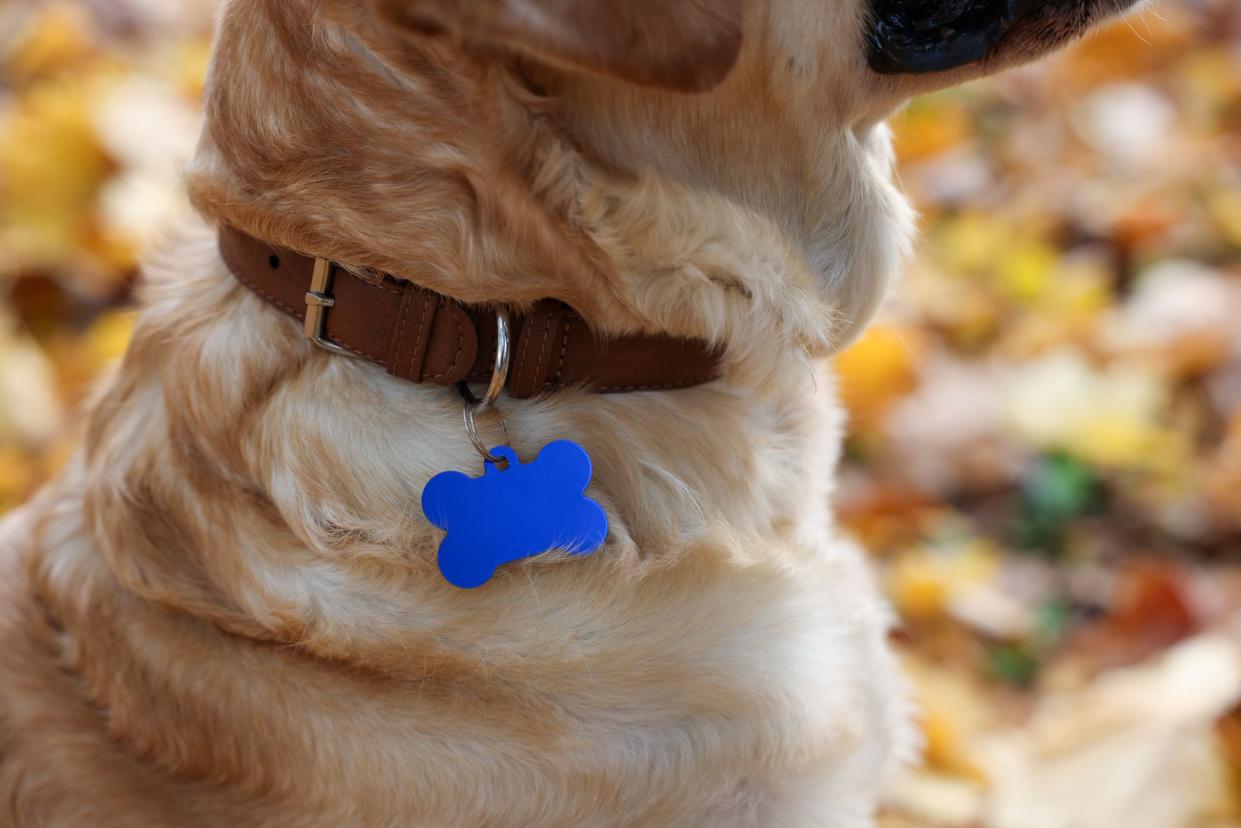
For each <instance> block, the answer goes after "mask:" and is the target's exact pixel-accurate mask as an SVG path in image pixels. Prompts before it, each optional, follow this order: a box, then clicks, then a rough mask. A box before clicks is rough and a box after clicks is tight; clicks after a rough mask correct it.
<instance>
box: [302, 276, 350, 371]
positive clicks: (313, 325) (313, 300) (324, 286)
mask: <svg viewBox="0 0 1241 828" xmlns="http://www.w3.org/2000/svg"><path fill="white" fill-rule="evenodd" d="M335 271H336V265H335V264H334V263H333V262H330V261H328V260H327V259H315V270H314V274H313V275H312V276H311V277H310V291H309V292H308V293H307V294H306V328H305V331H306V338H307V339H309V340H310V341H311V342H313V343H314V344H315V345H317V346H319V347H320V348H322V349H323V350H325V351H328V352H330V353H333V354H337V355H339V356H348V357H351V356H355V354H354V353H353V352H352V351H347V350H345V349H344V348H342V347H340V346H339V345H337V344H336V343H335V342H332V341H330V340H329V339H327V336H326V330H325V328H326V325H327V312H328V309H329V308H334V307H336V297H334V296H333V295H332V277H333V275H334V274H335Z"/></svg>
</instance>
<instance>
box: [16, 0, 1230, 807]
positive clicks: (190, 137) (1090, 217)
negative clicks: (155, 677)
mask: <svg viewBox="0 0 1241 828" xmlns="http://www.w3.org/2000/svg"><path fill="white" fill-rule="evenodd" d="M212 5H213V4H212V3H211V2H210V0H181V1H180V2H176V3H168V2H162V0H46V2H31V0H21V1H20V2H15V1H14V0H8V2H7V3H6V2H5V0H0V511H3V510H5V509H8V508H12V507H14V506H16V505H17V504H19V503H20V502H21V501H22V500H23V499H24V498H26V497H27V496H29V494H30V493H31V492H32V491H33V490H34V489H35V488H36V487H37V486H38V485H39V483H40V482H41V481H43V480H45V479H46V478H47V477H48V476H49V475H50V474H52V473H54V471H55V469H56V468H57V467H58V465H59V464H60V463H61V462H63V460H64V458H65V456H66V454H67V453H68V452H69V451H70V450H71V449H72V446H73V445H74V440H75V425H76V423H77V422H79V420H78V416H77V414H76V412H77V411H78V409H79V407H80V405H81V404H82V402H83V400H84V398H86V397H87V396H88V395H89V389H90V387H91V383H92V381H93V380H94V379H95V378H96V377H98V376H99V375H101V374H102V373H104V372H106V370H107V369H108V367H109V365H110V364H112V363H113V362H114V360H115V359H116V357H117V356H118V355H119V354H120V352H121V351H122V350H123V348H124V345H125V342H126V340H127V337H128V332H129V326H130V316H129V313H128V310H127V302H128V300H129V297H130V292H131V288H132V284H133V279H134V274H135V272H136V259H137V255H138V251H140V250H141V249H142V248H143V247H144V246H145V245H148V244H150V243H151V241H152V240H153V238H155V236H156V234H158V232H159V231H160V229H161V228H164V227H167V226H168V222H169V220H170V219H171V218H173V217H175V216H177V215H180V214H184V213H185V211H186V209H187V208H186V206H185V204H184V202H183V200H182V197H181V196H180V194H179V190H178V180H177V175H178V169H179V165H180V164H181V163H183V162H184V159H185V158H187V157H188V155H189V154H190V153H191V152H192V149H193V145H194V139H195V132H196V129H197V124H198V118H199V111H198V104H197V101H198V97H199V95H200V93H201V80H202V76H203V72H204V69H205V64H206V55H207V42H208V40H207V38H208V29H209V25H210V16H211V6H212ZM893 126H894V128H895V131H896V134H897V141H898V146H899V150H900V155H901V159H902V165H901V178H902V182H903V185H904V187H905V188H906V189H907V191H908V192H909V193H910V195H911V197H912V198H913V199H914V201H915V202H916V203H917V205H918V206H919V208H920V209H921V210H922V212H923V215H924V219H923V239H922V244H921V246H920V253H919V255H918V257H917V259H916V261H914V262H913V263H911V265H910V267H909V268H908V274H907V277H906V279H905V282H904V284H903V285H902V287H901V289H900V291H899V292H898V294H897V295H896V296H895V297H894V298H893V301H892V302H891V303H890V305H889V307H888V308H887V309H886V310H885V311H884V314H883V317H882V319H881V320H880V322H879V324H878V325H877V326H876V327H875V328H874V329H873V330H872V331H871V332H870V333H869V334H868V335H867V336H866V337H865V338H864V339H863V340H862V341H861V342H860V343H858V344H857V345H856V346H855V347H853V348H852V349H851V350H850V351H848V352H847V353H845V354H844V355H842V356H841V357H840V359H839V360H838V365H839V369H840V372H841V375H842V389H843V394H844V396H845V400H846V402H847V404H848V406H849V409H850V411H851V412H852V427H851V433H850V436H849V440H848V447H847V460H846V463H845V466H844V470H843V481H842V485H841V489H840V493H839V507H840V512H841V515H842V521H843V523H844V525H845V526H846V527H847V528H848V529H849V531H850V532H852V533H853V534H854V535H855V536H857V537H858V538H859V540H861V541H862V542H863V543H864V544H865V546H866V547H867V548H868V549H869V550H871V551H872V552H873V554H874V556H875V560H876V562H877V564H878V566H879V569H880V572H881V577H882V579H883V583H884V585H885V587H886V589H887V591H888V594H889V595H890V596H891V598H892V600H893V602H894V604H895V605H896V607H897V609H898V611H899V613H900V616H901V619H902V621H903V624H902V627H901V629H900V631H899V632H898V635H897V639H898V645H899V647H900V649H901V650H902V653H903V655H904V659H905V663H906V665H907V668H908V671H909V673H910V675H911V676H912V678H913V681H914V685H915V687H916V693H917V696H918V699H919V702H920V704H921V706H922V709H923V711H924V714H923V721H922V727H923V731H924V734H925V739H926V745H927V750H926V758H925V760H924V763H923V765H922V767H920V768H918V769H917V770H915V771H913V772H911V773H910V774H909V775H908V777H907V778H906V779H905V780H904V781H902V782H901V783H900V784H899V785H898V786H897V787H896V789H895V790H894V791H893V792H892V795H891V804H890V806H889V808H888V810H887V813H886V814H885V817H884V819H885V825H886V826H889V828H901V827H902V826H944V828H972V827H974V826H977V827H978V828H1118V826H1124V828H1223V827H1224V826H1236V825H1241V558H1239V557H1238V552H1241V4H1238V3H1237V2H1236V0H1185V2H1181V3H1173V2H1170V0H1165V2H1163V3H1160V4H1158V5H1156V6H1152V7H1150V8H1148V9H1147V10H1146V11H1144V12H1143V13H1141V14H1139V15H1138V16H1136V17H1135V18H1133V19H1132V20H1131V21H1129V22H1125V23H1121V24H1119V25H1116V26H1113V27H1112V28H1110V29H1108V30H1107V31H1105V32H1103V33H1101V34H1100V35H1098V36H1096V37H1094V38H1092V39H1091V40H1090V41H1089V42H1088V43H1086V44H1085V45H1083V46H1081V47H1078V48H1076V49H1074V50H1072V51H1071V52H1069V53H1067V54H1065V55H1064V56H1062V57H1060V58H1058V59H1056V60H1054V61H1050V62H1047V63H1044V64H1042V65H1040V66H1038V67H1033V68H1027V69H1023V70H1020V71H1017V72H1012V73H1009V74H1007V75H1005V76H1004V77H1002V78H999V79H994V80H991V81H988V82H985V83H978V84H974V85H971V86H968V87H966V88H963V89H959V90H954V91H952V92H948V93H943V94H939V95H935V96H932V97H929V98H925V99H922V100H920V101H917V102H915V103H914V104H913V105H912V106H910V107H909V109H908V110H907V111H905V112H904V113H903V114H901V115H900V116H898V117H897V118H895V119H894V121H893Z"/></svg>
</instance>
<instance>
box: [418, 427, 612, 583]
mask: <svg viewBox="0 0 1241 828" xmlns="http://www.w3.org/2000/svg"><path fill="white" fill-rule="evenodd" d="M491 453H492V454H493V455H494V456H496V457H502V458H504V459H505V460H508V463H509V464H508V467H507V468H505V469H503V470H501V469H498V468H496V466H495V464H494V463H486V464H485V465H486V469H485V471H484V473H483V476H482V477H467V476H466V475H464V474H461V473H460V472H444V473H443V474H438V475H436V476H435V477H433V478H432V479H431V482H430V483H428V484H427V487H426V488H425V489H423V490H422V511H423V513H424V514H425V515H426V516H427V520H429V521H431V523H433V524H435V525H436V526H438V527H439V528H441V529H445V530H447V532H448V537H446V538H444V541H443V543H441V544H440V551H439V565H440V572H442V573H443V574H444V577H445V578H446V579H447V580H448V582H449V583H451V584H453V585H454V586H458V587H460V588H462V589H473V588H474V587H479V586H482V585H483V584H485V583H487V581H489V580H491V576H492V575H494V574H495V571H496V569H497V568H498V567H500V566H501V565H503V564H506V563H511V562H513V561H519V560H522V559H523V558H531V557H534V556H535V555H541V554H543V553H544V552H549V551H551V550H553V549H563V550H565V551H566V552H570V553H572V554H574V555H589V554H590V553H592V552H594V551H596V550H598V549H599V547H601V546H603V542H604V540H605V539H606V538H607V535H608V517H607V515H606V514H604V511H603V509H602V508H601V507H600V506H599V504H598V503H596V502H595V501H593V500H591V499H590V498H588V497H586V495H585V492H586V487H587V486H588V485H590V477H591V472H592V469H591V463H590V455H588V454H587V453H586V450H585V449H583V448H582V447H581V446H579V445H578V444H577V443H572V442H569V441H568V440H558V441H556V442H554V443H549V444H548V445H547V446H545V447H544V448H543V450H542V451H541V452H539V456H538V457H537V458H536V459H535V461H534V462H533V463H527V464H524V465H523V464H522V462H521V460H520V459H518V457H517V453H516V452H515V451H513V450H512V449H511V448H508V447H506V446H501V447H499V448H494V449H492V450H491Z"/></svg>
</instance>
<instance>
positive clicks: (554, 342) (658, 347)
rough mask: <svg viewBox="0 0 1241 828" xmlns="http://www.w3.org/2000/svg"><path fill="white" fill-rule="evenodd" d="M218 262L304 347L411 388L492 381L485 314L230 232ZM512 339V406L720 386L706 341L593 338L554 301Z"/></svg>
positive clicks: (528, 317) (521, 320) (515, 324)
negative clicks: (288, 320)
mask: <svg viewBox="0 0 1241 828" xmlns="http://www.w3.org/2000/svg"><path fill="white" fill-rule="evenodd" d="M220 253H221V255H222V256H223V257H224V262H225V263H226V264H227V265H228V268H229V270H231V271H232V272H233V275H234V276H236V277H237V279H238V280H239V281H240V282H241V283H242V284H244V285H246V286H247V287H248V288H250V290H252V291H254V292H255V293H256V294H258V295H259V296H261V297H263V298H264V299H266V300H267V301H268V302H269V303H271V304H272V305H274V306H275V307H277V308H280V309H281V310H283V311H284V312H285V313H287V314H289V315H290V316H294V317H297V318H298V319H301V320H303V321H305V320H307V317H308V316H309V317H310V321H309V324H307V326H306V327H307V336H308V337H310V338H312V339H316V338H319V339H320V340H321V341H320V343H319V344H321V345H324V346H325V347H327V348H328V349H329V350H340V351H343V352H346V353H348V354H351V355H353V356H358V357H362V358H364V359H368V360H370V361H371V362H375V363H378V364H379V365H382V366H383V367H385V368H386V369H387V370H388V373H389V374H391V375H393V376H395V377H400V378H401V379H405V380H409V381H410V382H432V383H436V384H438V385H445V386H451V385H456V384H458V383H461V382H480V383H486V382H488V381H489V380H490V379H491V376H492V369H493V367H494V362H495V350H496V348H495V344H496V317H495V314H494V313H493V312H491V311H488V310H485V309H482V308H475V307H470V306H466V305H463V304H461V303H459V302H457V301H455V300H453V299H450V298H449V297H447V296H443V295H441V294H438V293H435V292H433V291H430V290H427V289H426V288H421V287H418V286H417V285H414V284H411V283H409V282H406V281H402V280H399V279H397V278H394V277H392V276H386V275H385V276H384V277H383V278H382V279H380V280H377V281H372V280H367V279H362V278H359V277H357V276H355V275H353V274H351V273H349V272H348V271H346V270H344V269H343V268H337V267H335V266H334V265H332V264H331V263H329V262H325V261H322V260H317V259H314V258H312V257H309V256H304V255H301V254H299V253H294V252H292V251H290V250H285V249H283V248H280V247H276V246H274V245H270V244H267V243H266V242H262V241H259V240H258V239H255V238H253V237H251V236H248V235H246V234H245V233H243V232H241V231H240V230H236V229H234V228H232V227H223V228H222V229H221V230H220ZM312 282H313V286H312ZM308 291H309V292H308ZM308 311H309V313H308ZM512 328H513V335H514V337H515V340H514V344H513V349H512V363H511V366H510V368H509V376H508V384H507V390H508V393H509V394H510V395H512V396H513V397H516V398H519V399H526V398H529V397H533V396H535V395H536V394H539V393H541V392H543V391H549V390H552V389H555V388H566V387H578V388H585V389H587V390H590V391H595V392H598V393H602V394H611V393H619V392H624V391H656V390H666V389H674V388H690V387H692V386H695V385H702V384H704V383H707V382H711V381H712V380H714V379H718V378H719V376H720V367H721V351H720V349H718V348H712V347H711V346H710V345H709V344H708V343H706V342H702V341H698V340H692V339H677V338H675V337H671V336H661V335H650V336H620V337H614V338H611V339H603V338H600V337H598V336H596V335H595V334H594V332H592V331H591V330H590V328H589V327H588V326H587V324H586V321H585V320H584V319H582V317H580V316H578V315H577V313H576V312H574V311H573V309H572V308H570V307H568V306H567V305H565V304H563V303H561V302H556V301H552V300H546V301H543V302H539V303H538V304H537V305H535V307H534V309H533V310H532V311H531V312H530V313H529V314H525V315H521V316H515V317H514V318H513V319H512ZM316 334H317V335H318V337H316Z"/></svg>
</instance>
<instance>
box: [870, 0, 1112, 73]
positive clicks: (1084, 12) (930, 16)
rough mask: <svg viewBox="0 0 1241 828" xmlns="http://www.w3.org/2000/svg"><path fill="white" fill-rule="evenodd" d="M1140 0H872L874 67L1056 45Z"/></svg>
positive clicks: (915, 69) (946, 62) (958, 61)
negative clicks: (1101, 18) (1096, 21)
mask: <svg viewBox="0 0 1241 828" xmlns="http://www.w3.org/2000/svg"><path fill="white" fill-rule="evenodd" d="M1132 2H1133V0H871V6H870V12H871V15H870V19H871V23H870V26H869V27H868V30H867V35H866V48H867V52H868V60H869V63H870V66H871V68H872V69H874V70H875V71H876V72H880V73H883V74H888V75H898V74H925V73H928V72H942V71H945V70H948V69H955V68H957V67H960V66H966V65H969V64H972V63H979V62H981V61H983V60H986V59H988V58H995V57H997V56H1002V55H998V54H997V53H998V52H1008V51H1011V50H1010V48H1009V47H1010V46H1011V47H1012V48H1013V49H1018V50H1020V51H1021V52H1022V53H1023V54H1024V55H1033V54H1035V53H1038V52H1041V51H1046V50H1050V49H1052V48H1054V47H1056V46H1058V45H1060V44H1061V43H1063V42H1064V41H1065V40H1067V39H1068V38H1070V37H1072V36H1073V35H1076V34H1080V33H1081V32H1082V31H1083V30H1084V29H1085V28H1086V27H1087V26H1089V25H1090V23H1092V22H1094V21H1095V20H1096V19H1098V18H1100V17H1102V16H1104V15H1106V14H1108V13H1111V12H1114V11H1119V10H1120V9H1122V8H1126V7H1128V6H1129V5H1131V4H1132Z"/></svg>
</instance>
